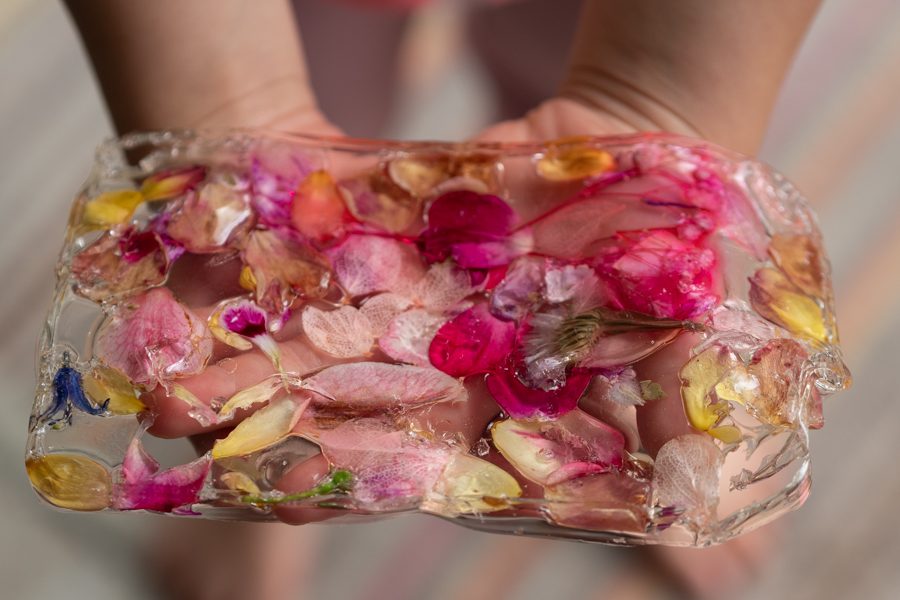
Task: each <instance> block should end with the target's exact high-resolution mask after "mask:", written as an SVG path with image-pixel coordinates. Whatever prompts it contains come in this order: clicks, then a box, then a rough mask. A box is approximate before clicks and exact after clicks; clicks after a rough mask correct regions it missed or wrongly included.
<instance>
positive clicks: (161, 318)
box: [94, 288, 213, 388]
mask: <svg viewBox="0 0 900 600" xmlns="http://www.w3.org/2000/svg"><path fill="white" fill-rule="evenodd" d="M94 349H95V352H96V354H97V356H98V357H99V358H100V360H102V361H103V362H104V363H105V364H106V365H108V366H110V367H112V368H114V369H118V370H119V371H121V372H122V373H124V374H125V376H126V377H128V378H129V379H130V380H131V381H132V383H134V384H135V385H138V386H147V387H149V388H153V387H154V386H155V385H156V383H157V382H165V381H168V380H171V379H173V378H175V377H183V376H186V375H195V374H197V373H199V372H200V371H202V370H203V368H204V367H205V366H206V363H207V361H208V360H209V357H210V356H211V354H212V349H213V344H212V338H211V336H210V335H209V330H207V328H206V327H205V326H204V324H203V322H202V321H201V320H200V319H198V318H197V317H196V316H195V315H194V314H193V313H192V312H191V311H190V310H189V309H188V308H186V307H184V306H182V305H181V304H180V303H179V302H178V301H177V300H176V299H175V297H174V296H173V295H172V292H171V291H169V289H168V288H154V289H152V290H150V291H148V292H145V293H144V294H142V295H140V296H138V297H136V298H133V299H132V300H130V301H129V302H128V303H127V304H124V305H122V306H120V307H119V311H118V312H117V313H116V314H115V315H114V316H113V317H112V319H110V320H109V321H107V322H106V323H105V324H104V325H103V327H101V329H100V332H99V334H98V336H97V341H96V343H95V348H94Z"/></svg>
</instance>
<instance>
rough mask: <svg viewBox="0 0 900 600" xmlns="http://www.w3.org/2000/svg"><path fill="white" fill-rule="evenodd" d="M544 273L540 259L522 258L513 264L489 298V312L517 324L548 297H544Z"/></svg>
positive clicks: (542, 261) (542, 260) (543, 265)
mask: <svg viewBox="0 0 900 600" xmlns="http://www.w3.org/2000/svg"><path fill="white" fill-rule="evenodd" d="M544 271H545V261H544V259H542V258H535V257H530V256H524V257H522V258H519V259H517V260H515V261H514V262H513V263H512V264H511V265H510V267H509V270H508V271H507V272H506V276H505V277H504V278H503V280H502V281H501V282H500V283H499V284H498V285H497V287H496V288H494V291H493V293H492V294H491V312H493V313H494V314H495V315H497V316H498V317H500V318H503V319H512V320H519V319H522V318H523V317H524V316H525V315H526V314H528V313H529V312H531V311H532V310H533V309H535V308H537V307H538V306H539V305H540V304H541V303H542V301H543V300H544V299H545V298H547V296H548V294H544V293H543V292H544ZM547 299H549V298H547ZM551 302H552V300H551Z"/></svg>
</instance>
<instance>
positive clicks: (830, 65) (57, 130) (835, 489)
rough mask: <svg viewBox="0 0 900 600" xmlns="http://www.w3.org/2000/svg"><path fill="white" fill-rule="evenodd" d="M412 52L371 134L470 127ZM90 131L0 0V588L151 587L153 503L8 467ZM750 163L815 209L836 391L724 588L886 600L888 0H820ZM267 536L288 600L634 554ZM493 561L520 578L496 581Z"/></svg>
mask: <svg viewBox="0 0 900 600" xmlns="http://www.w3.org/2000/svg"><path fill="white" fill-rule="evenodd" d="M442 10H443V9H442ZM420 38H422V39H423V40H426V42H425V43H438V42H441V40H442V39H443V38H440V36H437V38H434V39H437V42H435V41H434V39H432V38H430V37H429V36H420ZM428 39H432V42H427V40H428ZM443 41H444V42H446V39H443ZM421 42H422V40H420V43H421ZM427 50H429V49H428V48H423V51H422V56H423V57H425V58H423V59H422V60H426V59H427V60H431V61H433V62H432V63H429V65H428V69H427V70H428V72H429V74H430V75H429V77H427V78H426V81H424V83H422V82H420V83H421V85H419V86H418V87H416V88H415V89H414V90H412V91H409V92H408V93H407V96H406V97H405V98H401V106H405V107H406V109H405V110H404V111H403V115H404V118H403V119H394V120H393V124H392V131H394V132H395V133H396V134H397V135H406V136H414V137H446V136H447V135H449V134H450V132H456V133H465V132H467V131H469V130H473V129H474V128H476V127H477V126H478V125H479V124H480V122H479V121H480V119H482V118H483V117H484V115H487V114H488V113H489V109H488V108H487V107H486V104H487V102H488V101H489V96H488V93H487V92H486V91H485V90H484V89H483V86H482V80H481V78H480V76H479V74H478V72H477V69H475V68H474V67H473V66H472V65H471V64H470V63H471V61H470V60H469V59H468V58H467V57H466V55H465V54H464V53H463V54H461V55H459V57H458V58H453V56H456V55H454V54H452V53H447V52H444V54H441V52H440V49H438V50H437V51H434V52H430V53H429V52H427ZM432 50H433V49H432ZM410 94H412V95H413V96H414V97H410ZM454 115H458V117H456V116H454ZM109 132H110V126H109V123H108V120H107V119H106V117H105V115H104V112H103V106H102V103H101V99H100V97H99V96H98V93H97V90H96V87H95V84H94V82H93V80H92V78H91V75H90V72H89V70H88V66H87V63H86V61H85V59H84V57H83V55H82V54H81V51H80V48H79V46H78V43H77V40H76V37H75V34H74V32H73V30H72V28H71V26H70V24H69V22H68V20H67V18H66V16H65V14H64V12H63V10H62V8H61V7H60V4H58V3H57V2H55V1H53V0H30V1H29V0H2V1H0V399H2V407H3V412H2V416H0V596H2V597H3V598H10V599H17V600H18V599H21V600H32V599H33V600H49V599H54V598H71V599H81V598H90V599H92V600H106V599H111V600H112V599H116V600H118V599H124V598H129V599H136V600H140V599H145V598H146V599H150V598H160V597H164V596H161V595H159V594H158V593H157V592H155V591H154V588H153V586H152V585H151V584H150V583H149V580H148V578H147V576H146V570H145V568H144V567H143V566H142V565H143V564H144V563H143V558H144V557H145V555H146V552H147V539H148V536H149V535H150V534H151V533H152V531H153V530H155V529H158V526H159V524H160V522H161V518H159V517H154V516H143V515H73V514H62V513H58V512H53V511H51V510H48V509H47V508H46V507H44V506H43V505H41V504H39V503H38V502H37V500H36V499H35V497H34V496H33V494H32V492H31V490H30V489H29V486H28V483H27V480H26V478H25V475H24V469H23V465H22V455H23V448H24V444H25V427H26V423H27V415H28V412H29V407H30V405H31V401H32V392H33V389H32V388H33V377H34V354H35V352H34V347H35V339H36V337H37V334H38V331H39V328H40V326H41V321H42V319H43V317H44V310H45V308H46V303H47V301H48V298H49V295H50V291H51V287H52V285H53V281H52V277H51V274H52V269H53V264H54V261H55V258H56V253H57V250H58V245H59V241H60V239H61V236H62V232H63V227H64V221H65V215H66V213H67V207H68V205H69V202H70V199H71V196H72V193H73V191H74V190H76V189H77V187H78V186H79V184H80V183H81V180H82V178H83V177H84V175H85V173H86V172H87V169H88V167H89V164H90V161H91V153H92V147H93V146H94V145H95V144H96V143H97V142H99V141H100V140H101V139H102V138H103V137H104V136H106V135H108V134H109ZM763 158H764V159H766V160H767V161H769V162H771V163H772V164H774V165H777V166H778V167H779V168H780V170H782V171H783V172H785V173H786V174H787V175H788V176H789V177H791V178H792V179H793V180H794V181H796V182H797V183H798V184H799V186H800V188H801V189H802V190H804V191H805V192H806V193H807V195H808V196H809V197H811V198H813V199H814V200H815V204H816V205H817V207H818V210H819V212H820V215H821V222H822V227H823V229H824V232H825V239H826V243H827V247H828V250H829V252H830V255H831V258H832V262H833V265H834V276H835V279H834V281H835V287H836V289H837V304H838V315H839V318H840V324H841V331H842V337H843V340H844V344H845V349H846V358H847V362H848V364H849V365H850V366H851V368H852V370H853V373H854V378H855V386H854V388H853V389H852V390H851V391H850V392H847V393H845V394H842V395H841V396H840V397H838V398H836V399H834V400H833V401H831V402H829V403H828V404H827V405H826V414H827V420H828V423H827V426H826V428H825V429H824V430H822V431H820V432H816V433H815V434H814V435H813V472H814V486H813V493H812V497H811V498H810V500H809V502H808V503H807V504H806V506H805V507H804V508H803V509H802V510H800V511H799V512H797V513H794V514H792V515H791V516H789V517H788V520H789V524H790V530H789V536H788V540H787V541H786V543H785V545H784V547H783V548H782V549H781V550H780V551H779V553H778V554H777V555H775V556H773V561H772V563H771V564H770V566H769V567H768V568H767V569H766V570H765V571H764V572H762V573H760V574H759V577H758V583H757V585H755V586H753V587H752V588H751V589H749V590H747V593H746V594H745V597H746V598H748V599H757V598H758V599H763V598H765V599H770V598H791V599H797V600H805V599H810V600H812V599H815V600H832V599H843V598H865V599H879V598H884V599H896V598H900V568H898V565H900V510H895V504H897V505H900V475H898V473H900V469H898V461H900V394H898V387H900V352H898V349H897V347H896V346H894V345H893V344H894V342H895V341H897V340H898V339H900V202H898V197H900V3H898V2H893V1H891V0H829V1H827V2H825V7H824V9H823V11H822V13H821V15H820V17H819V19H818V20H817V21H816V23H815V25H814V27H813V30H812V32H811V34H810V36H809V37H808V40H807V42H806V44H805V45H804V47H803V49H802V51H801V53H800V56H799V59H798V61H797V63H796V65H795V68H794V69H793V71H792V73H791V74H790V77H789V79H788V81H787V83H786V86H785V88H784V93H783V96H782V98H781V101H780V102H779V105H778V109H777V112H776V115H775V118H774V120H773V122H772V127H771V132H770V135H769V137H768V139H767V142H766V145H765V149H764V151H763ZM279 531H281V532H282V533H281V534H280V535H281V536H282V538H286V537H294V538H296V539H297V540H302V539H303V537H302V536H313V537H320V538H321V540H320V541H321V544H322V546H321V549H320V551H319V552H320V554H321V556H322V557H323V559H322V560H321V561H320V564H321V565H322V567H321V568H320V569H319V570H318V571H317V572H316V573H315V574H314V576H313V581H312V583H311V585H310V587H308V588H307V589H306V590H305V591H304V590H297V591H296V593H295V594H294V595H293V596H292V597H293V598H307V597H308V598H316V599H319V600H326V599H330V598H342V599H343V598H349V599H356V598H360V599H361V598H373V599H379V600H380V599H381V598H397V599H413V598H415V599H418V598H426V599H438V598H481V597H485V598H488V597H490V598H495V599H497V600H505V599H506V598H516V599H532V598H533V599H536V600H537V599H540V600H543V599H546V598H559V599H570V598H571V599H582V598H585V599H587V598H607V597H610V598H611V597H617V598H619V597H625V595H614V594H613V592H612V590H613V589H622V587H621V586H622V583H621V582H622V581H623V580H624V579H625V578H628V577H633V576H634V574H635V573H638V572H639V570H640V568H641V564H642V563H641V562H639V561H640V559H639V557H638V556H637V554H636V553H634V552H632V551H629V550H620V549H608V548H603V547H595V546H585V545H579V544H572V543H563V542H551V541H543V540H523V539H516V538H507V537H502V536H490V535H485V534H478V533H475V532H469V531H466V530H464V529H462V528H459V527H455V526H453V525H450V524H446V523H443V522H441V521H438V520H436V519H428V518H418V517H413V518H403V519H394V520H390V521H386V522H382V523H378V524H374V525H370V526H366V527H350V528H348V527H334V526H331V527H320V528H318V529H317V530H316V532H315V533H308V532H302V531H300V530H296V529H292V530H287V528H284V529H279ZM310 539H311V538H310ZM423 540H424V541H423ZM411 547H412V548H415V549H416V551H414V552H411V551H410V548H411ZM498 573H502V574H505V575H506V577H507V579H506V580H507V581H508V580H509V577H512V578H514V579H515V580H516V581H518V582H519V583H518V584H516V585H514V586H510V585H509V584H503V585H500V584H498V583H497V582H498V576H497V574H498ZM616 586H619V587H618V588H617V587H616ZM639 591H640V593H639V594H637V595H634V594H635V592H634V589H632V591H631V593H632V595H631V596H629V597H644V598H668V597H676V596H675V595H674V593H673V592H672V587H671V585H670V584H669V582H668V581H667V580H666V579H665V578H661V579H657V580H654V581H653V582H648V583H646V584H645V585H643V586H639Z"/></svg>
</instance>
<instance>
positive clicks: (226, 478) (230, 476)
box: [219, 471, 261, 496]
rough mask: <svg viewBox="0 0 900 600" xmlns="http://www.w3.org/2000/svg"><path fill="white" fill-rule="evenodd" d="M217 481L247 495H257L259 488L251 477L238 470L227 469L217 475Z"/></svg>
mask: <svg viewBox="0 0 900 600" xmlns="http://www.w3.org/2000/svg"><path fill="white" fill-rule="evenodd" d="M219 481H221V482H222V484H223V485H224V486H225V487H226V488H228V489H229V490H232V491H235V492H240V493H241V494H246V495H249V496H259V495H260V493H261V492H260V489H259V486H258V485H256V482H255V481H253V479H252V478H251V477H250V476H249V475H246V474H244V473H241V472H240V471H228V472H227V473H222V475H220V476H219Z"/></svg>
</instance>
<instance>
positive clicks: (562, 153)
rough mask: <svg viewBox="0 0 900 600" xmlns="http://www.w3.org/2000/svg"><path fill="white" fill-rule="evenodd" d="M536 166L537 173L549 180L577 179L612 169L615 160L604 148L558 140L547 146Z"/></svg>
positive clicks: (614, 166)
mask: <svg viewBox="0 0 900 600" xmlns="http://www.w3.org/2000/svg"><path fill="white" fill-rule="evenodd" d="M536 167H537V172H538V175H540V176H541V177H543V178H544V179H547V180H549V181H577V180H579V179H585V178H586V177H594V176H596V175H601V174H603V173H606V172H608V171H612V170H614V169H615V168H616V161H615V159H614V158H613V156H612V154H610V153H609V152H607V151H606V150H601V149H599V148H592V147H591V146H588V145H586V144H581V143H577V142H575V141H566V140H560V141H559V142H551V143H550V144H549V145H548V146H547V152H546V153H545V154H544V155H543V156H542V157H541V158H540V159H539V160H538V161H537V165H536Z"/></svg>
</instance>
